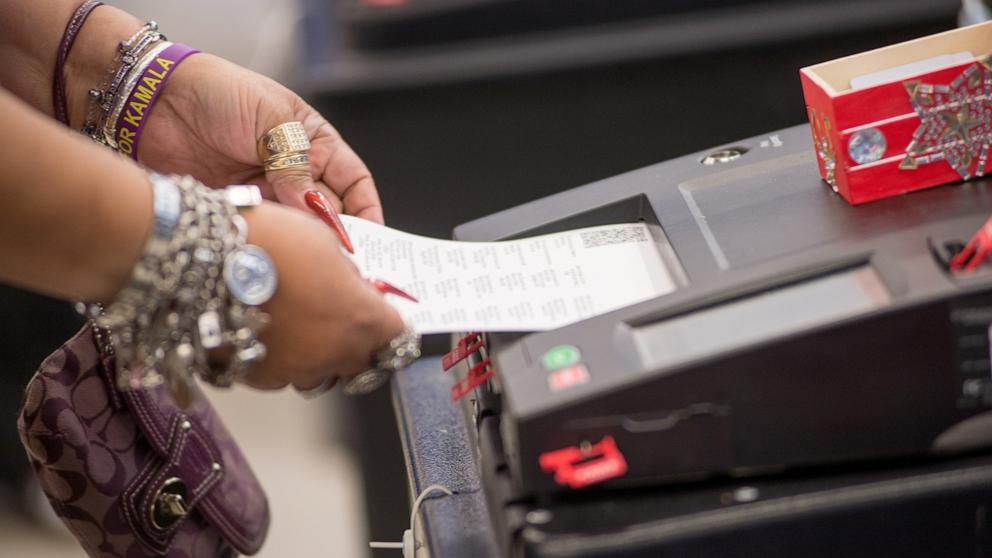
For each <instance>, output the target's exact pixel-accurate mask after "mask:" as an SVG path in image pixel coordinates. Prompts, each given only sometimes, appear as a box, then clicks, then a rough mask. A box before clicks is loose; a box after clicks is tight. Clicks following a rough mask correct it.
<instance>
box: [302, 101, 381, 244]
mask: <svg viewBox="0 0 992 558" xmlns="http://www.w3.org/2000/svg"><path fill="white" fill-rule="evenodd" d="M311 110H312V109H311ZM311 143H312V146H313V147H312V149H311V152H310V155H311V159H312V160H313V161H315V162H316V164H317V165H318V167H319V168H316V169H314V171H315V172H314V176H316V177H317V178H318V179H320V180H321V181H322V182H324V183H325V184H327V186H328V187H329V188H330V189H331V191H332V192H333V193H334V194H335V195H336V196H337V197H338V198H339V199H340V200H341V201H342V203H343V206H344V212H345V213H347V214H348V215H354V216H356V217H361V218H362V219H367V220H369V221H373V222H376V223H380V224H381V223H382V222H383V215H382V203H381V202H380V201H379V193H378V192H377V191H376V187H375V181H374V180H373V179H372V173H371V172H369V169H368V167H366V166H365V163H364V162H363V161H362V160H361V158H359V157H358V155H357V154H356V153H355V152H354V150H352V149H351V146H350V145H348V143H347V142H345V141H344V139H343V138H342V137H341V135H340V134H339V133H338V132H337V130H335V129H334V127H333V126H331V125H330V124H327V123H326V122H325V123H324V125H323V126H321V128H320V132H319V135H318V137H316V138H313V139H312V141H311ZM321 164H323V166H322V167H320V165H321Z"/></svg>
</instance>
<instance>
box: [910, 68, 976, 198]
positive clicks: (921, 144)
mask: <svg viewBox="0 0 992 558" xmlns="http://www.w3.org/2000/svg"><path fill="white" fill-rule="evenodd" d="M990 63H992V57H990V56H986V57H983V58H981V59H980V60H978V61H977V62H975V63H973V64H972V65H970V66H968V67H967V68H966V69H965V70H964V71H963V72H961V74H960V75H958V76H957V77H956V78H954V80H953V81H951V83H949V84H946V85H945V84H929V83H922V82H920V81H915V80H914V81H907V82H905V84H904V85H905V87H906V91H907V92H908V93H909V97H910V103H911V104H912V106H913V110H915V111H916V114H917V115H918V116H919V118H920V125H919V127H917V128H916V131H915V132H913V137H912V140H911V141H910V143H909V145H908V146H906V156H905V158H903V160H902V162H900V163H899V168H900V169H902V170H915V169H917V168H919V166H920V165H924V164H929V163H935V162H937V161H947V163H948V164H949V165H951V167H952V168H953V169H954V170H956V171H957V173H958V174H959V175H960V176H961V178H962V179H964V180H967V179H969V178H971V177H973V176H983V175H984V174H985V163H986V162H987V161H988V156H989V146H990V145H992V68H990Z"/></svg>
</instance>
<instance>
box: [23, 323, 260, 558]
mask: <svg viewBox="0 0 992 558" xmlns="http://www.w3.org/2000/svg"><path fill="white" fill-rule="evenodd" d="M115 370H116V369H115V367H114V357H113V347H111V346H110V345H109V341H107V340H106V336H105V335H103V334H101V331H100V330H99V329H97V328H94V327H93V326H92V325H91V324H87V325H86V326H84V327H83V329H82V330H80V331H79V333H77V334H76V335H75V337H73V338H72V339H70V340H69V341H68V342H67V343H66V344H65V345H63V346H62V347H60V348H59V349H58V350H57V351H55V352H54V353H52V355H50V356H49V357H48V358H47V359H45V361H44V362H43V363H42V365H41V368H40V369H39V370H38V372H37V374H35V376H34V378H32V380H31V382H30V383H29V384H28V387H27V392H26V397H25V401H24V406H23V408H22V409H21V413H20V418H19V419H18V430H19V432H20V435H21V441H22V442H23V444H24V447H25V449H26V450H27V453H28V458H29V459H30V461H31V464H32V465H33V466H34V469H35V472H36V474H37V475H38V480H39V481H40V483H41V487H42V489H43V490H44V491H45V495H46V496H47V497H48V500H49V502H50V503H51V504H52V507H53V508H54V509H55V512H56V513H57V514H58V515H59V517H60V518H61V519H62V521H63V522H65V524H66V526H67V527H68V528H69V530H70V531H71V532H72V534H73V535H75V537H76V538H77V539H78V540H79V542H80V544H82V546H83V548H84V549H85V550H86V552H87V554H89V555H90V556H101V557H102V556H115V557H121V558H124V557H127V558H132V557H139V556H167V557H170V558H206V557H216V556H223V557H228V556H237V555H238V553H243V554H255V553H256V552H257V551H258V549H259V548H260V547H261V546H262V541H263V540H264V539H265V534H266V532H267V530H268V525H269V508H268V501H267V500H266V498H265V493H264V492H263V491H262V487H261V486H260V485H259V483H258V480H257V479H256V478H255V475H254V473H252V470H251V467H250V466H249V465H248V463H247V462H246V461H245V458H244V456H243V455H242V454H241V451H240V450H239V449H238V446H237V445H236V444H235V442H234V440H233V439H232V438H231V435H230V434H229V433H228V432H227V429H225V428H224V425H223V423H222V422H221V420H220V418H219V417H218V416H217V414H216V413H215V411H214V409H213V408H212V407H211V406H210V403H209V402H208V401H207V400H206V398H205V397H204V396H203V394H202V393H201V392H200V391H199V390H198V389H197V388H196V387H195V386H194V387H193V394H192V403H191V404H190V405H189V407H188V408H186V409H180V408H178V407H177V406H176V405H175V403H173V401H172V399H171V397H170V396H169V394H168V391H167V390H166V389H165V387H164V386H159V387H156V388H150V389H142V390H128V391H120V390H118V389H117V388H116V387H115V386H116V381H115V374H116V372H115Z"/></svg>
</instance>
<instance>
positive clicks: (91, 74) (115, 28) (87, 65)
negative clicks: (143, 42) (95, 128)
mask: <svg viewBox="0 0 992 558" xmlns="http://www.w3.org/2000/svg"><path fill="white" fill-rule="evenodd" d="M141 25H142V22H141V21H140V20H139V19H138V18H136V17H134V16H132V15H130V14H128V13H127V12H124V11H122V10H119V9H117V8H114V7H112V6H101V7H100V8H99V9H97V10H95V11H94V12H93V14H92V15H91V16H90V17H89V20H88V21H87V23H86V25H85V26H84V27H83V29H82V31H80V32H79V36H78V38H77V39H76V44H75V46H73V49H72V54H71V55H70V56H69V58H68V60H66V65H65V84H66V91H65V94H66V101H67V105H68V108H69V126H70V127H71V128H73V129H76V130H78V129H80V128H82V126H83V121H84V120H85V118H86V110H87V106H88V104H89V98H88V92H89V90H90V89H92V88H93V87H96V86H98V85H99V84H100V82H101V80H102V79H103V77H104V75H105V74H106V72H107V69H108V68H109V67H110V65H111V63H112V62H113V60H114V56H115V54H116V53H117V49H118V46H119V45H120V43H121V41H124V40H126V39H127V38H128V37H130V36H131V35H133V34H134V32H135V31H136V30H137V29H139V28H140V27H141Z"/></svg>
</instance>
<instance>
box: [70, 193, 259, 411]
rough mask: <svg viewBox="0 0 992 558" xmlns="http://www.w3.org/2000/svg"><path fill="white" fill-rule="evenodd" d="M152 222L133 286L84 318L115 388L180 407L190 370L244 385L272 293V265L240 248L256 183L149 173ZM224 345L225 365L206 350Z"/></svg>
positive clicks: (213, 380)
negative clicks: (146, 391) (114, 366)
mask: <svg viewBox="0 0 992 558" xmlns="http://www.w3.org/2000/svg"><path fill="white" fill-rule="evenodd" d="M150 178H151V183H152V188H153V191H154V214H155V223H154V225H153V227H152V232H151V234H150V235H149V237H148V240H147V242H146V243H145V249H144V253H143V254H142V256H141V259H140V260H139V261H138V263H137V265H135V267H134V270H133V271H132V274H131V281H130V283H129V284H128V285H127V286H126V287H125V288H124V289H123V290H121V292H119V293H118V294H117V297H116V298H115V299H114V301H113V302H112V303H110V304H109V305H108V306H106V307H105V308H104V307H102V306H100V305H90V306H89V307H87V308H86V312H87V313H88V314H89V316H90V317H91V318H92V319H93V321H94V322H95V324H96V325H97V326H98V327H100V328H103V329H105V330H107V331H108V332H109V337H110V341H111V344H112V346H114V347H115V349H116V355H117V359H118V361H119V362H120V364H121V366H120V368H119V371H118V383H119V387H121V388H122V389H134V388H140V387H149V386H153V385H157V384H160V383H162V382H163V381H164V382H165V383H166V385H167V386H168V387H169V389H170V391H171V392H172V395H173V396H174V397H175V399H176V401H177V402H178V403H180V404H184V403H185V402H186V401H188V399H189V382H190V377H191V374H196V375H198V376H200V377H201V378H203V379H204V380H206V381H207V382H209V383H211V384H213V385H216V386H225V387H226V386H230V385H231V384H233V383H234V382H237V381H240V380H243V379H244V377H245V375H246V374H247V373H248V371H249V369H250V367H251V365H252V364H254V363H255V362H257V361H259V360H261V359H262V358H264V357H265V345H264V344H262V343H261V342H260V341H259V340H258V332H259V331H261V330H262V329H263V328H264V327H265V326H266V325H268V322H269V317H268V315H267V314H265V313H264V312H262V311H261V310H260V309H258V308H257V306H258V305H260V304H263V303H265V302H266V301H268V300H269V299H270V298H271V297H272V295H273V294H274V293H275V289H276V273H275V267H274V266H273V265H272V261H271V260H270V259H269V257H268V255H267V254H266V253H265V252H264V251H263V250H262V249H261V248H259V247H257V246H253V245H250V244H246V243H245V241H246V237H247V226H246V224H245V220H244V218H242V217H241V216H240V215H239V214H238V209H239V208H247V207H251V206H254V205H258V204H260V203H261V202H262V196H261V193H260V191H259V189H258V187H257V186H228V187H227V188H225V189H223V190H211V189H209V188H207V187H205V186H204V185H202V184H200V183H199V182H197V181H196V180H194V179H193V178H190V177H180V176H168V177H167V176H162V175H159V174H155V173H151V174H150ZM222 348H228V349H230V353H231V356H230V358H229V359H228V361H227V362H226V363H223V364H222V363H219V362H217V361H214V360H211V358H209V356H208V352H209V351H212V350H214V349H222Z"/></svg>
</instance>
